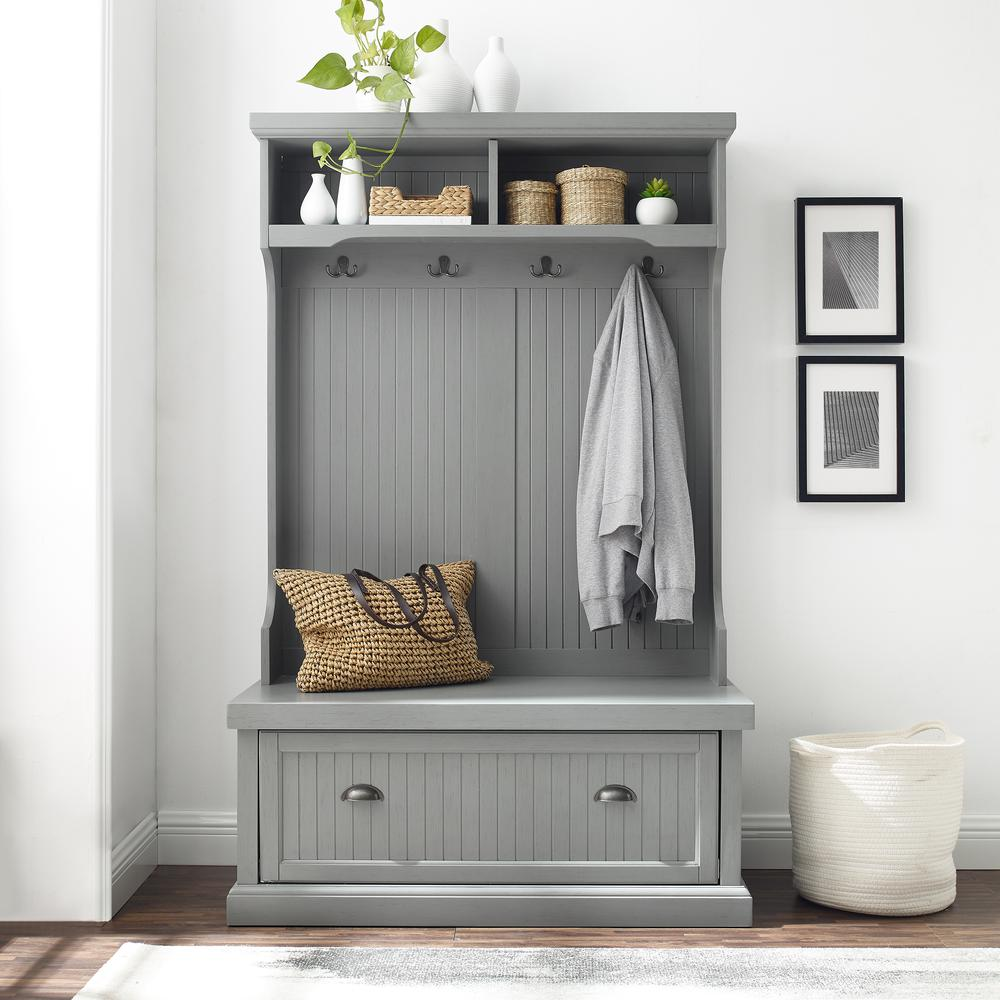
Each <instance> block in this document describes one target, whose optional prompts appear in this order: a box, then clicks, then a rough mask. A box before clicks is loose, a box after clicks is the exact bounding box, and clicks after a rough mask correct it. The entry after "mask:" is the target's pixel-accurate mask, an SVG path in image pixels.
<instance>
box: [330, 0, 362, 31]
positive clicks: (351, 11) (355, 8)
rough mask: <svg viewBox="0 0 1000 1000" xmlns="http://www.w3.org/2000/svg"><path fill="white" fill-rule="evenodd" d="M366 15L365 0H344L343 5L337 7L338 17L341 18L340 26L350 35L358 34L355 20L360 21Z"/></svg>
mask: <svg viewBox="0 0 1000 1000" xmlns="http://www.w3.org/2000/svg"><path fill="white" fill-rule="evenodd" d="M364 15H365V5H364V2H363V0H344V3H343V6H341V7H338V8H337V17H339V18H340V26H341V27H342V28H343V29H344V31H346V32H347V34H349V35H354V34H357V32H356V31H355V28H354V22H355V21H360V20H361V18H363V17H364Z"/></svg>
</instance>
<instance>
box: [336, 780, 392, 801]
mask: <svg viewBox="0 0 1000 1000" xmlns="http://www.w3.org/2000/svg"><path fill="white" fill-rule="evenodd" d="M384 798H385V796H384V795H383V794H382V790H381V789H380V788H376V787H375V786H374V785H364V784H362V785H351V787H350V788H345V789H344V790H343V791H342V792H341V793H340V801H341V802H381V801H382V800H383V799H384Z"/></svg>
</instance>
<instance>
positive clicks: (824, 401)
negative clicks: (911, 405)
mask: <svg viewBox="0 0 1000 1000" xmlns="http://www.w3.org/2000/svg"><path fill="white" fill-rule="evenodd" d="M798 363H799V386H798V404H799V421H798V433H799V500H801V501H812V500H820V501H823V500H826V501H834V500H892V501H899V502H901V501H902V500H904V499H905V490H904V444H903V440H904V438H903V359H902V358H890V357H864V358H862V357H822V358H799V359H798Z"/></svg>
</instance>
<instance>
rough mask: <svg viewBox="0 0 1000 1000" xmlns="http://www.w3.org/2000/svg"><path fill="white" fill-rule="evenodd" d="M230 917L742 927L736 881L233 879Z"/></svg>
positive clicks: (746, 909)
mask: <svg viewBox="0 0 1000 1000" xmlns="http://www.w3.org/2000/svg"><path fill="white" fill-rule="evenodd" d="M226 918H227V920H228V922H229V923H230V924H233V925H248V926H253V925H261V924H277V925H287V926H295V925H298V926H320V927H322V926H346V927H385V926H392V927H437V926H445V927H454V926H456V925H457V926H460V927H749V926H750V924H751V922H752V919H753V901H752V900H751V898H750V893H749V892H747V890H746V888H745V887H744V886H742V885H741V886H717V885H699V886H689V885H634V886H628V885H613V884H611V885H603V886H601V885H558V884H554V885H544V886H533V885H449V884H440V883H438V884H424V885H400V884H396V885H365V884H355V885H349V884H344V885H309V884H302V885H288V884H285V885H258V886H244V885H237V886H234V887H233V889H232V890H231V891H230V893H229V896H228V898H227V900H226Z"/></svg>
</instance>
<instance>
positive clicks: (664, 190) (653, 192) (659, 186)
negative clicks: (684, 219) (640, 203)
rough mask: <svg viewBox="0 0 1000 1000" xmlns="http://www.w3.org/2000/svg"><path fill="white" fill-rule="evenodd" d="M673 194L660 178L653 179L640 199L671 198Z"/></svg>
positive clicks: (644, 189)
mask: <svg viewBox="0 0 1000 1000" xmlns="http://www.w3.org/2000/svg"><path fill="white" fill-rule="evenodd" d="M673 196H674V192H673V191H671V190H670V185H669V184H668V183H667V182H666V181H665V180H663V178H662V177H654V178H653V179H652V180H651V181H650V182H649V183H648V184H647V185H646V186H645V187H644V188H643V189H642V194H640V195H639V197H640V198H673Z"/></svg>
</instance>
